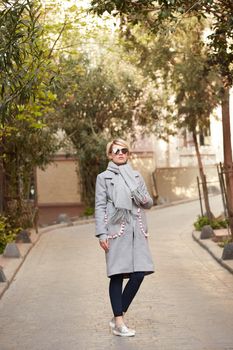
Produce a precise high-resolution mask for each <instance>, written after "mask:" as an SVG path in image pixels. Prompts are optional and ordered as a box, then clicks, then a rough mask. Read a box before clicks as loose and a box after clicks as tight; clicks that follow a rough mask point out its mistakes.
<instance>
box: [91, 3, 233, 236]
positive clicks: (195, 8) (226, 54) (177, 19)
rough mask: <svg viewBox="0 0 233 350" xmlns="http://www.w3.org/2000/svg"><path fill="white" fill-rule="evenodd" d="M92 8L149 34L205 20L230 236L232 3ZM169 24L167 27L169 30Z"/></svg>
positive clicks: (232, 189) (232, 182) (232, 187)
mask: <svg viewBox="0 0 233 350" xmlns="http://www.w3.org/2000/svg"><path fill="white" fill-rule="evenodd" d="M91 9H92V11H94V12H95V13H97V14H98V15H101V14H103V13H104V12H105V11H107V12H108V13H113V14H114V16H116V15H120V16H121V17H126V18H127V20H128V21H129V22H131V23H132V24H134V25H135V24H137V23H141V22H143V23H144V25H145V26H147V28H148V29H149V30H151V31H152V32H155V33H158V32H164V30H165V31H167V32H174V31H175V30H176V28H177V27H178V26H179V24H180V23H181V22H182V20H183V19H184V18H185V17H190V16H196V17H197V18H201V17H208V19H209V21H210V23H211V26H210V29H211V34H210V35H209V36H208V39H209V41H208V42H207V45H208V47H209V49H210V50H209V69H215V70H216V71H218V72H219V75H220V77H221V80H222V98H221V99H222V123H223V133H224V134H223V140H224V168H225V174H226V183H227V196H228V213H229V222H230V228H231V233H232V237H233V165H232V164H233V163H232V148H231V137H230V135H231V133H230V109H229V88H230V87H231V86H232V82H233V80H232V77H233V65H232V59H233V46H232V39H233V26H232V12H233V3H232V1H231V0H213V1H209V0H204V1H195V0H189V1H184V0H159V1H153V0H148V1H144V0H137V1H133V2H132V1H130V2H129V1H125V0H122V1H118V0H111V1H107V0H101V1H99V0H92V2H91ZM168 25H170V28H169V29H167V28H168Z"/></svg>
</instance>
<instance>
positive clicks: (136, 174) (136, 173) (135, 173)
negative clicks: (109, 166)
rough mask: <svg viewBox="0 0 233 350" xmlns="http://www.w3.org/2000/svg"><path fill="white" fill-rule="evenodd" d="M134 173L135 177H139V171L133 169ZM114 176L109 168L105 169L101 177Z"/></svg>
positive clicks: (108, 177)
mask: <svg viewBox="0 0 233 350" xmlns="http://www.w3.org/2000/svg"><path fill="white" fill-rule="evenodd" d="M134 175H135V177H136V178H137V177H139V173H138V172H137V171H136V170H134ZM115 176H116V174H114V173H113V172H112V171H110V170H105V171H104V172H103V177H104V178H105V179H112V178H114V177H115Z"/></svg>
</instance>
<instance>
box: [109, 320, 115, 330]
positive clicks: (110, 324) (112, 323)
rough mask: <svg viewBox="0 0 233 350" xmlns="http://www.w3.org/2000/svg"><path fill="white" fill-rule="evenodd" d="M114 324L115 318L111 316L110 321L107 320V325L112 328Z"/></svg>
mask: <svg viewBox="0 0 233 350" xmlns="http://www.w3.org/2000/svg"><path fill="white" fill-rule="evenodd" d="M115 326H116V323H115V318H114V317H113V318H112V319H111V321H110V322H109V327H110V328H111V329H114V328H115Z"/></svg>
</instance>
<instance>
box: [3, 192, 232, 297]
mask: <svg viewBox="0 0 233 350" xmlns="http://www.w3.org/2000/svg"><path fill="white" fill-rule="evenodd" d="M197 201H198V200H197V199H185V200H180V201H176V202H171V203H165V204H161V205H158V206H154V207H152V208H151V211H157V210H162V209H165V208H169V207H174V206H179V205H182V204H187V203H192V202H197ZM94 221H95V220H94V219H93V218H90V219H88V218H84V219H83V218H80V219H78V220H76V221H74V222H73V223H72V224H73V225H74V226H76V225H85V224H88V223H93V222H94ZM69 226H70V224H69V223H62V224H57V225H51V226H47V227H45V228H41V229H39V232H38V233H35V231H34V230H32V231H31V236H30V238H31V241H32V243H18V244H17V246H18V248H19V251H20V254H21V257H20V258H4V257H3V255H0V267H2V269H3V273H4V275H5V277H6V280H7V281H6V282H1V283H0V299H1V298H2V296H3V294H4V293H5V291H6V290H7V289H8V288H9V286H10V284H11V283H12V281H13V280H14V278H15V276H16V274H17V272H18V271H19V269H20V267H21V266H22V264H23V263H24V261H25V259H26V257H27V255H28V254H29V252H30V251H31V249H32V248H33V247H34V246H35V244H36V243H37V242H38V241H39V240H40V237H41V235H43V234H44V233H47V232H52V231H55V230H57V229H60V228H65V227H69ZM199 236H200V232H198V231H193V232H192V237H193V239H194V240H195V241H196V242H197V243H198V244H199V245H200V246H201V247H202V248H204V249H205V250H206V251H207V252H208V253H209V254H210V255H211V256H212V257H213V258H214V259H215V260H216V261H217V262H218V263H219V264H220V265H221V266H222V267H224V268H225V269H227V270H228V271H229V272H231V273H232V274H233V261H231V260H230V261H226V260H225V261H223V260H222V259H221V256H222V248H220V247H219V246H218V245H217V244H216V243H214V242H213V241H211V240H201V239H200V238H199Z"/></svg>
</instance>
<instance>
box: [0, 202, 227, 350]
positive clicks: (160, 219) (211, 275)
mask: <svg viewBox="0 0 233 350" xmlns="http://www.w3.org/2000/svg"><path fill="white" fill-rule="evenodd" d="M211 203H212V204H211V207H212V210H213V212H214V213H215V214H219V213H220V212H221V211H222V208H221V202H220V198H217V197H212V198H211ZM198 213H199V203H198V202H191V203H186V204H181V205H177V206H172V207H167V208H163V209H158V210H151V211H149V212H148V221H149V227H150V238H149V239H150V247H151V251H152V254H153V258H154V262H155V265H156V273H155V274H153V275H150V276H148V277H146V278H145V280H144V282H143V285H142V287H141V289H140V291H139V293H138V294H137V296H136V299H135V300H134V302H133V304H132V307H131V309H130V310H129V312H128V315H127V323H128V324H129V325H130V326H131V327H135V328H136V331H137V334H136V337H135V338H128V339H123V338H120V337H116V336H113V335H111V334H109V331H108V321H109V319H110V318H111V308H110V304H109V300H108V279H107V278H106V274H105V261H104V255H103V251H102V250H101V249H100V248H99V246H98V241H97V240H96V239H95V238H94V237H93V236H94V225H93V224H87V225H80V226H73V227H68V228H65V229H64V228H63V229H58V230H56V231H53V232H51V233H46V234H44V235H42V237H41V239H40V241H39V242H38V243H37V245H36V246H35V247H34V248H33V249H32V251H31V252H30V254H29V256H28V257H27V259H26V261H25V263H24V264H23V266H22V267H21V269H20V271H19V272H18V274H17V275H16V278H15V281H14V282H13V283H12V285H11V286H10V288H9V289H8V291H7V292H6V293H5V295H4V296H3V298H2V300H1V301H0V350H16V349H17V350H84V349H87V350H92V349H106V350H107V349H108V350H109V349H115V350H118V349H119V350H120V349H121V350H124V349H125V350H126V349H127V350H149V349H150V350H156V349H158V350H230V349H231V350H232V349H233V327H232V326H233V275H231V274H230V273H229V272H228V271H226V270H224V269H223V268H222V267H221V266H219V265H218V264H217V262H215V261H214V260H213V258H212V257H211V256H209V255H208V253H207V252H206V251H204V250H203V249H202V248H201V247H200V246H199V245H198V244H197V243H196V242H194V241H193V239H192V237H191V231H192V222H193V221H194V219H195V218H196V216H197V214H198Z"/></svg>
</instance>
